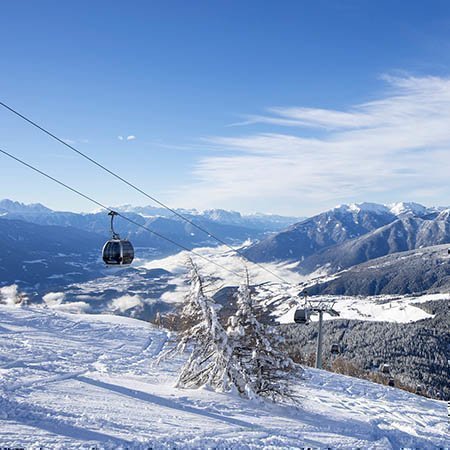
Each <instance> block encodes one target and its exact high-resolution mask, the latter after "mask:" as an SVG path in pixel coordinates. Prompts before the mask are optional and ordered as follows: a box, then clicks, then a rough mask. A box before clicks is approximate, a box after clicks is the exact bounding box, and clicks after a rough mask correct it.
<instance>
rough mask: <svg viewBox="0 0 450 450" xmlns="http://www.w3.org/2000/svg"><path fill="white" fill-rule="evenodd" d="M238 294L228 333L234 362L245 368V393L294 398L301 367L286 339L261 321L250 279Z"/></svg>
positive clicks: (243, 393)
mask: <svg viewBox="0 0 450 450" xmlns="http://www.w3.org/2000/svg"><path fill="white" fill-rule="evenodd" d="M246 275H247V276H246V279H245V282H244V283H243V284H242V285H241V286H240V287H239V289H238V291H237V294H236V306H237V311H236V314H235V315H234V316H231V317H230V319H229V326H228V329H227V334H228V336H229V340H230V344H231V345H230V346H231V347H232V348H233V365H234V366H235V367H240V368H241V369H242V370H243V374H242V379H243V380H244V382H245V385H244V386H240V385H237V388H238V390H239V391H240V393H241V394H242V395H245V396H247V397H250V398H251V397H255V396H261V397H265V398H269V399H271V400H272V401H274V402H276V401H285V400H290V401H294V400H295V396H294V394H293V392H292V390H291V387H290V386H291V384H290V379H291V378H292V375H293V374H294V373H299V371H300V370H301V369H300V368H299V367H298V366H296V365H295V364H294V362H293V361H292V360H291V359H290V358H289V357H288V356H287V355H286V353H285V352H284V351H283V349H282V343H283V338H282V337H281V335H280V334H279V333H278V332H277V330H276V329H275V328H274V327H270V326H268V325H264V324H263V323H261V322H260V321H259V320H258V317H257V316H258V314H257V312H258V311H257V310H258V307H257V305H256V304H255V303H254V301H253V298H252V295H251V291H250V283H249V278H248V272H247V274H246Z"/></svg>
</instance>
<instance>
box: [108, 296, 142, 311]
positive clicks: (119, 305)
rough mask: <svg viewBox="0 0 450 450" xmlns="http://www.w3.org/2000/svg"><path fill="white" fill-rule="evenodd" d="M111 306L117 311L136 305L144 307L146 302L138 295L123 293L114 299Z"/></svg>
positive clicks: (126, 309)
mask: <svg viewBox="0 0 450 450" xmlns="http://www.w3.org/2000/svg"><path fill="white" fill-rule="evenodd" d="M111 306H112V308H113V310H115V311H120V312H125V311H128V310H129V309H133V308H136V307H139V308H142V307H143V306H144V303H143V301H142V299H141V298H140V297H139V296H138V295H123V296H122V297H119V298H116V299H114V300H113V301H112V304H111Z"/></svg>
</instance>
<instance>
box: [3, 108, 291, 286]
mask: <svg viewBox="0 0 450 450" xmlns="http://www.w3.org/2000/svg"><path fill="white" fill-rule="evenodd" d="M0 106H3V107H4V108H6V109H7V110H8V111H10V112H12V113H13V114H15V115H16V116H18V117H20V118H21V119H23V120H25V121H26V122H28V123H29V124H30V125H32V126H34V127H35V128H37V129H38V130H40V131H42V132H43V133H45V134H47V135H48V136H50V137H51V138H52V139H54V140H56V141H58V142H59V143H60V144H62V145H64V146H66V147H67V148H69V149H70V150H72V151H73V152H75V153H77V154H78V155H80V156H82V157H83V158H85V159H87V160H88V161H89V162H91V163H92V164H95V165H96V166H97V167H100V168H101V169H102V170H104V171H105V172H107V173H109V174H110V175H112V176H113V177H115V178H117V179H118V180H120V181H122V183H125V184H126V185H128V186H129V187H131V188H132V189H134V190H135V191H137V192H139V193H141V194H142V195H144V196H145V197H147V198H149V199H150V200H152V201H153V202H155V203H156V204H158V205H159V206H161V207H163V208H165V209H167V210H168V211H170V212H171V213H173V214H174V215H175V216H177V217H179V218H180V219H182V220H184V221H185V222H187V223H189V224H190V225H192V226H193V227H195V228H197V229H198V230H200V231H201V232H203V233H205V234H206V235H207V236H208V237H210V238H213V239H215V240H216V241H217V242H219V243H220V244H222V245H225V246H226V247H227V248H228V249H230V250H231V251H232V252H234V253H236V254H237V255H239V256H240V257H241V258H243V259H244V260H245V261H249V260H248V259H247V258H246V257H245V255H244V254H243V253H242V252H241V251H240V250H238V249H235V248H233V247H232V246H231V245H230V244H228V243H227V242H225V241H224V240H223V239H221V238H219V237H217V236H215V235H214V234H212V233H211V232H209V231H208V230H207V229H205V228H203V227H202V226H201V225H198V224H196V223H195V222H194V221H192V220H191V219H189V218H188V217H186V216H185V215H184V214H181V213H180V212H178V211H177V210H175V209H173V208H171V207H170V206H168V205H166V204H165V203H163V202H161V201H160V200H158V199H157V198H155V197H154V196H152V195H150V194H148V193H147V192H145V191H143V190H142V189H141V188H139V187H138V186H136V185H135V184H133V183H131V182H130V181H128V180H126V179H125V178H123V177H121V176H120V175H118V174H117V173H115V172H113V171H112V170H110V169H108V168H107V167H105V166H104V165H103V164H101V163H99V162H98V161H96V160H95V159H93V158H92V157H90V156H88V155H87V154H86V153H83V152H82V151H81V150H78V149H77V148H75V147H74V146H73V145H70V144H69V143H67V142H66V141H64V140H63V139H61V138H59V137H58V136H56V135H55V134H53V133H51V132H50V131H49V130H47V129H46V128H44V127H43V126H41V125H38V124H37V123H36V122H34V121H33V120H31V119H30V118H28V117H26V116H24V115H23V114H21V113H20V112H18V111H17V110H15V109H14V108H12V107H11V106H8V105H7V104H5V103H3V102H1V101H0ZM250 262H251V263H252V264H254V265H256V266H258V267H259V268H260V269H262V270H264V271H266V272H267V273H269V274H270V275H272V276H273V277H275V278H277V279H278V280H280V281H282V282H283V283H287V284H289V281H287V280H285V279H284V278H283V277H281V276H279V275H277V274H276V273H274V272H273V271H271V270H270V269H268V268H267V267H264V266H263V265H262V264H259V263H257V262H254V261H250ZM244 265H245V264H244Z"/></svg>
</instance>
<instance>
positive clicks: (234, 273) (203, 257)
mask: <svg viewBox="0 0 450 450" xmlns="http://www.w3.org/2000/svg"><path fill="white" fill-rule="evenodd" d="M0 153H3V154H4V155H6V156H8V157H9V158H11V159H13V160H15V161H17V162H19V163H20V164H22V165H24V166H26V167H28V168H29V169H31V170H34V171H35V172H37V173H39V174H40V175H42V176H44V177H46V178H48V179H49V180H52V181H54V182H55V183H58V184H59V185H60V186H63V187H64V188H66V189H68V190H69V191H72V192H74V193H75V194H77V195H79V196H81V197H83V198H84V199H86V200H89V201H90V202H92V203H94V204H96V205H97V206H100V207H101V208H103V209H105V210H106V211H109V212H114V213H115V214H116V215H118V216H120V217H121V218H122V219H124V220H126V221H127V222H129V223H132V224H133V225H136V226H137V227H140V228H142V229H144V230H146V231H148V232H150V233H152V234H154V235H155V236H158V237H159V238H161V239H164V240H165V241H167V242H170V243H171V244H173V245H175V246H176V247H179V248H181V249H182V250H185V251H187V252H189V253H192V254H193V255H195V256H197V257H199V258H202V259H204V260H205V261H208V262H209V263H211V264H214V265H215V266H217V267H220V268H221V269H224V270H226V271H227V272H229V273H231V274H233V275H236V276H237V277H239V278H240V277H241V275H240V274H238V273H237V272H235V271H234V270H231V269H229V268H228V267H225V266H224V265H222V264H220V263H218V262H216V261H213V260H212V259H210V258H207V257H206V256H204V255H201V254H200V253H197V252H196V251H194V250H191V249H190V248H188V247H186V246H184V245H183V244H180V243H178V242H176V241H174V240H173V239H171V238H168V237H166V236H164V235H162V234H161V233H158V232H157V231H154V230H152V229H151V228H148V227H146V226H145V225H142V224H140V223H139V222H136V221H135V220H133V219H130V218H129V217H127V216H125V215H123V214H122V213H119V212H117V211H114V210H112V209H111V208H109V207H108V206H105V205H104V204H103V203H100V202H99V201H97V200H95V199H94V198H92V197H89V196H88V195H86V194H83V193H82V192H80V191H79V190H77V189H75V188H73V187H71V186H69V185H68V184H66V183H63V182H62V181H60V180H58V179H57V178H55V177H52V176H51V175H49V174H47V173H45V172H44V171H42V170H40V169H38V168H37V167H34V166H33V165H31V164H29V163H27V162H25V161H23V160H22V159H20V158H18V157H17V156H14V155H13V154H11V153H9V152H7V151H6V150H3V149H2V148H0Z"/></svg>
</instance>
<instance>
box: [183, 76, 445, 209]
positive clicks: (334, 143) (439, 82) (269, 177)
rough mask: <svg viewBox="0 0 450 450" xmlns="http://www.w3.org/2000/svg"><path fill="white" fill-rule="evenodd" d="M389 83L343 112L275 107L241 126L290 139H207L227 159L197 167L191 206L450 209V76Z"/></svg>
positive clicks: (220, 157) (188, 191) (219, 157)
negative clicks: (400, 204) (404, 204)
mask: <svg viewBox="0 0 450 450" xmlns="http://www.w3.org/2000/svg"><path fill="white" fill-rule="evenodd" d="M383 78H384V80H385V82H386V83H387V87H388V89H387V90H386V92H385V94H384V96H382V97H380V98H378V99H377V100H374V101H371V102H367V103H363V104H359V105H355V106H354V107H352V108H349V109H348V110H345V111H339V110H331V109H322V108H306V107H272V108H269V109H268V110H267V114H266V115H258V116H250V117H248V120H247V121H246V122H243V123H241V124H235V125H245V124H250V123H261V124H265V125H266V126H268V127H270V125H276V126H280V125H281V126H287V127H289V132H288V133H286V134H284V133H273V132H270V128H269V129H268V130H267V131H266V132H261V133H257V134H246V135H240V136H217V137H213V138H210V139H209V140H208V141H209V143H210V144H211V145H212V146H214V147H215V148H220V149H221V150H222V153H221V154H220V155H217V154H215V155H213V156H207V157H204V158H203V159H201V160H200V161H199V162H198V163H197V165H196V167H195V170H194V178H195V182H194V183H193V184H191V185H189V186H187V187H186V188H184V189H183V192H182V193H181V195H183V196H184V201H185V203H186V204H188V203H189V199H192V198H196V199H202V200H203V203H202V204H201V205H195V206H196V207H209V206H219V205H220V206H224V207H233V206H234V207H235V208H237V207H239V208H241V209H243V210H255V209H265V210H270V209H271V210H272V211H274V212H281V213H296V214H299V213H312V212H317V211H320V210H322V209H325V208H327V207H331V206H334V205H335V204H337V203H342V202H350V201H362V200H372V201H382V202H390V201H395V200H397V199H399V200H409V199H411V200H416V201H422V202H425V203H430V202H431V203H444V204H445V203H448V198H450V188H448V187H447V185H448V173H447V172H448V170H447V167H448V166H449V164H450V125H449V124H450V78H438V77H422V78H417V77H403V78H400V77H389V76H385V77H383ZM311 134H312V135H313V137H311ZM178 195H180V193H178ZM191 203H192V201H191Z"/></svg>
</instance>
